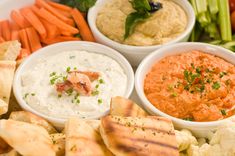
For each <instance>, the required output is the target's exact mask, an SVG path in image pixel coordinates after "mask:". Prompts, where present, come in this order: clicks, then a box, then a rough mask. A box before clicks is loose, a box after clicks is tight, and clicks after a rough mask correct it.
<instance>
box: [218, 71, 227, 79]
mask: <svg viewBox="0 0 235 156" xmlns="http://www.w3.org/2000/svg"><path fill="white" fill-rule="evenodd" d="M224 75H227V73H226V72H220V74H219V77H220V78H222V77H224Z"/></svg>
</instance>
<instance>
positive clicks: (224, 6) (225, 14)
mask: <svg viewBox="0 0 235 156" xmlns="http://www.w3.org/2000/svg"><path fill="white" fill-rule="evenodd" d="M218 6H219V25H220V33H221V38H222V40H224V41H231V40H232V29H231V22H230V11H229V1H228V0H218Z"/></svg>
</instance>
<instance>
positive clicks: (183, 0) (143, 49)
mask: <svg viewBox="0 0 235 156" xmlns="http://www.w3.org/2000/svg"><path fill="white" fill-rule="evenodd" d="M109 1H110V0H98V1H97V2H96V4H95V6H94V7H92V8H91V9H90V10H89V12H88V23H89V25H90V28H91V31H92V32H93V35H94V37H95V39H96V40H97V41H98V42H99V43H102V44H104V45H107V46H109V47H112V48H114V49H116V50H118V51H119V52H121V53H122V54H123V55H124V56H125V57H126V58H127V59H128V60H129V61H130V63H131V65H133V66H138V65H139V63H140V62H141V60H142V59H143V58H144V57H145V56H147V55H148V54H149V53H150V52H152V51H154V50H156V49H159V48H160V47H162V45H154V46H131V45H125V44H121V43H118V42H115V41H113V40H111V39H109V38H108V37H106V36H105V35H103V34H102V33H101V32H100V31H99V30H98V28H97V26H96V17H97V14H98V13H99V11H100V10H101V8H102V7H103V6H104V5H105V4H106V3H107V2H109ZM173 1H174V2H176V3H177V4H178V5H180V6H181V7H182V8H183V9H184V10H185V12H186V14H187V16H188V18H187V19H188V25H187V28H186V30H185V31H184V32H183V33H182V34H181V35H179V36H178V37H177V38H175V39H173V40H171V41H169V42H167V43H165V44H164V45H168V44H172V43H177V42H184V41H187V40H188V38H189V36H190V33H191V32H192V29H193V27H194V24H195V14H194V11H193V8H192V6H191V4H190V3H189V2H188V1H187V0H173ZM114 18H115V17H114Z"/></svg>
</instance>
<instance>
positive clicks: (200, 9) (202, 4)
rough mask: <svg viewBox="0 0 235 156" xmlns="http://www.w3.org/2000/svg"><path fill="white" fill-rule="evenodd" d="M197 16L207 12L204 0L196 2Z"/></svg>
mask: <svg viewBox="0 0 235 156" xmlns="http://www.w3.org/2000/svg"><path fill="white" fill-rule="evenodd" d="M196 5H197V11H198V14H201V13H204V12H207V1H206V0H196Z"/></svg>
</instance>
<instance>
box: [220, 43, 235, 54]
mask: <svg viewBox="0 0 235 156" xmlns="http://www.w3.org/2000/svg"><path fill="white" fill-rule="evenodd" d="M221 46H222V47H224V48H226V49H229V50H231V51H233V52H235V41H230V42H227V43H225V44H223V45H221Z"/></svg>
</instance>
